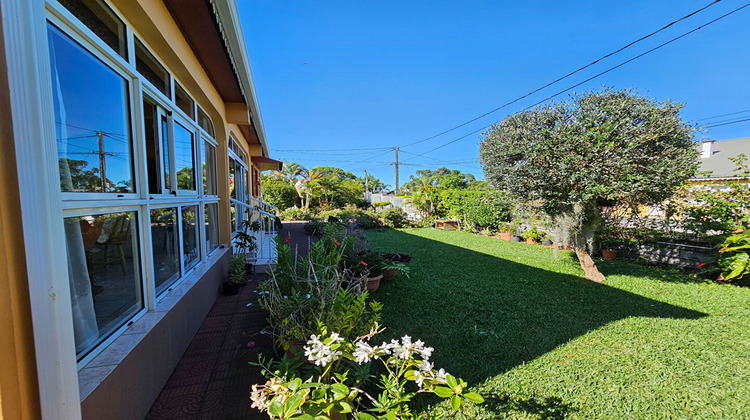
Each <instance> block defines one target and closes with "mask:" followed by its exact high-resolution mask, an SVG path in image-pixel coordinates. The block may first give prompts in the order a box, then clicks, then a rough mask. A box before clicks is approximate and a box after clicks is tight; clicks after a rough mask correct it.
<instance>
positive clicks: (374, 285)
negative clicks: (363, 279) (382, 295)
mask: <svg viewBox="0 0 750 420" xmlns="http://www.w3.org/2000/svg"><path fill="white" fill-rule="evenodd" d="M380 280H383V275H382V274H381V275H379V276H375V277H368V278H367V291H368V292H370V293H372V292H374V291H376V290H378V288H379V287H380Z"/></svg>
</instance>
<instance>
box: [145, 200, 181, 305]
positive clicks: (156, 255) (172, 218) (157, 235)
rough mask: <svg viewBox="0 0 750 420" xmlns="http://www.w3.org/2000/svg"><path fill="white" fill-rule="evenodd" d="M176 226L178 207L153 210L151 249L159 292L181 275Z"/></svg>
mask: <svg viewBox="0 0 750 420" xmlns="http://www.w3.org/2000/svg"><path fill="white" fill-rule="evenodd" d="M176 227H177V208H174V207H169V208H165V209H154V210H151V247H152V249H151V251H152V253H153V254H152V255H153V262H154V283H155V286H156V293H157V294H159V293H161V292H163V291H164V290H166V289H167V288H168V287H169V286H171V285H172V283H174V282H175V281H176V280H177V279H178V278H179V277H180V243H179V238H178V232H177V229H176Z"/></svg>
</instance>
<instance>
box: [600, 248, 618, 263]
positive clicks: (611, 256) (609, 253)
mask: <svg viewBox="0 0 750 420" xmlns="http://www.w3.org/2000/svg"><path fill="white" fill-rule="evenodd" d="M602 257H604V259H605V260H610V261H614V260H615V259H617V250H616V249H609V248H602Z"/></svg>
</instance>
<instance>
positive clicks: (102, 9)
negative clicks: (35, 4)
mask: <svg viewBox="0 0 750 420" xmlns="http://www.w3.org/2000/svg"><path fill="white" fill-rule="evenodd" d="M58 1H59V2H60V4H62V5H63V6H64V7H65V8H66V9H68V10H69V11H70V13H72V14H73V15H74V16H75V17H77V18H78V20H80V21H81V23H83V24H84V25H86V26H87V27H88V28H89V29H91V31H92V32H93V33H95V34H96V35H97V36H98V37H99V38H100V39H101V40H102V41H104V43H105V44H107V45H108V46H109V47H110V48H112V49H113V50H114V51H115V52H116V53H118V54H120V56H121V57H122V58H124V59H126V60H127V59H128V48H127V46H128V43H127V39H126V37H125V24H124V23H123V22H122V20H120V18H119V17H117V15H116V14H115V13H114V12H113V11H112V9H110V8H109V6H107V5H106V4H105V3H104V2H103V1H102V0H58Z"/></svg>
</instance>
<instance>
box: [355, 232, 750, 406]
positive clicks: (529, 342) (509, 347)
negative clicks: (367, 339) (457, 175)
mask: <svg viewBox="0 0 750 420" xmlns="http://www.w3.org/2000/svg"><path fill="white" fill-rule="evenodd" d="M368 237H369V239H370V247H371V248H372V249H373V250H378V251H383V252H386V251H388V252H402V253H407V254H410V255H411V256H412V261H411V263H409V265H410V268H411V279H404V278H397V279H396V280H395V281H394V282H392V283H389V284H384V285H381V288H380V289H379V290H378V291H377V292H376V293H374V294H373V297H374V299H375V300H377V301H379V302H381V303H383V304H384V308H383V324H384V325H385V326H386V327H387V330H386V332H385V333H384V335H386V336H387V337H383V338H387V339H390V338H392V337H398V336H401V335H404V334H408V335H411V336H412V337H416V338H419V339H422V340H423V341H425V342H426V343H427V345H429V346H432V347H434V348H435V353H434V355H433V357H432V361H434V362H435V366H436V367H443V368H445V369H446V370H447V371H448V372H450V373H452V374H454V375H456V376H459V377H462V378H463V379H465V380H466V381H467V382H469V384H470V385H472V388H473V389H474V390H476V391H477V392H480V393H481V394H482V395H483V396H484V397H485V398H486V402H485V403H484V404H482V405H479V406H476V407H474V408H472V409H470V410H466V411H465V412H464V413H463V415H464V416H465V417H466V418H472V419H495V418H511V419H558V418H559V419H563V418H577V419H665V418H676V419H680V418H684V419H715V418H728V419H744V418H750V401H749V400H748V396H749V395H750V289H749V288H739V287H733V286H726V285H718V284H713V283H708V282H705V281H703V280H699V279H695V278H693V277H692V276H690V275H689V274H686V273H684V272H681V271H678V270H669V269H660V268H654V267H646V266H642V265H638V264H634V263H631V262H626V261H619V260H618V261H613V262H609V261H604V260H602V261H598V262H597V264H598V266H599V268H600V270H601V271H602V272H603V273H604V274H605V275H606V276H607V279H608V280H607V282H606V283H605V284H601V285H600V284H594V283H591V282H588V281H585V280H583V279H582V278H581V277H580V275H581V271H580V266H578V263H577V261H576V260H575V257H574V256H572V255H571V254H569V253H565V252H562V251H561V252H560V253H559V255H558V258H557V259H556V258H555V256H554V253H553V251H552V250H550V249H548V248H544V247H541V246H536V245H527V244H522V243H512V242H507V241H502V240H499V239H495V238H488V237H484V236H480V235H473V234H469V233H465V232H446V231H440V230H434V229H415V230H393V229H392V230H388V231H383V232H376V231H369V233H368ZM416 403H417V405H419V406H420V409H421V410H424V413H423V416H424V417H425V418H434V417H438V416H445V417H448V418H455V417H456V414H455V413H451V412H450V410H449V408H448V407H447V405H445V404H443V403H440V404H438V403H437V400H435V399H431V398H424V399H422V400H418V401H417V402H416Z"/></svg>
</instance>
